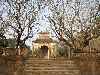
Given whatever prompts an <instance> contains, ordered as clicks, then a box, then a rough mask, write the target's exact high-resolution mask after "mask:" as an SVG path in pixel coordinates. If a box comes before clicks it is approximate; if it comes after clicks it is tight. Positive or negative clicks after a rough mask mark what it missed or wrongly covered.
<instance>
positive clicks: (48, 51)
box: [48, 49, 50, 59]
mask: <svg viewBox="0 0 100 75" xmlns="http://www.w3.org/2000/svg"><path fill="white" fill-rule="evenodd" d="M49 57H50V49H48V59H49Z"/></svg>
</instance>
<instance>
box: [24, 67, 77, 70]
mask: <svg viewBox="0 0 100 75" xmlns="http://www.w3.org/2000/svg"><path fill="white" fill-rule="evenodd" d="M25 69H26V70H66V69H67V70H78V68H77V67H59V66H58V67H55V66H54V67H25Z"/></svg>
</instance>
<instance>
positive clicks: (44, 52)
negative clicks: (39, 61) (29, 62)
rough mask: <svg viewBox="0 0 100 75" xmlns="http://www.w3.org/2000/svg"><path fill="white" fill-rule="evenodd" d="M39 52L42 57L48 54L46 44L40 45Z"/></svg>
mask: <svg viewBox="0 0 100 75" xmlns="http://www.w3.org/2000/svg"><path fill="white" fill-rule="evenodd" d="M41 52H42V55H43V57H45V56H48V46H45V45H43V46H41Z"/></svg>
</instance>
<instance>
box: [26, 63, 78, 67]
mask: <svg viewBox="0 0 100 75" xmlns="http://www.w3.org/2000/svg"><path fill="white" fill-rule="evenodd" d="M25 66H26V67H54V66H55V67H57V66H59V67H77V65H75V64H72V65H69V64H56V63H51V64H48V63H46V64H25Z"/></svg>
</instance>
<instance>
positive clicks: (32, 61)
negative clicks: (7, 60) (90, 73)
mask: <svg viewBox="0 0 100 75" xmlns="http://www.w3.org/2000/svg"><path fill="white" fill-rule="evenodd" d="M25 63H33V64H34V63H39V64H40V63H59V64H74V61H70V60H26V61H25Z"/></svg>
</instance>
